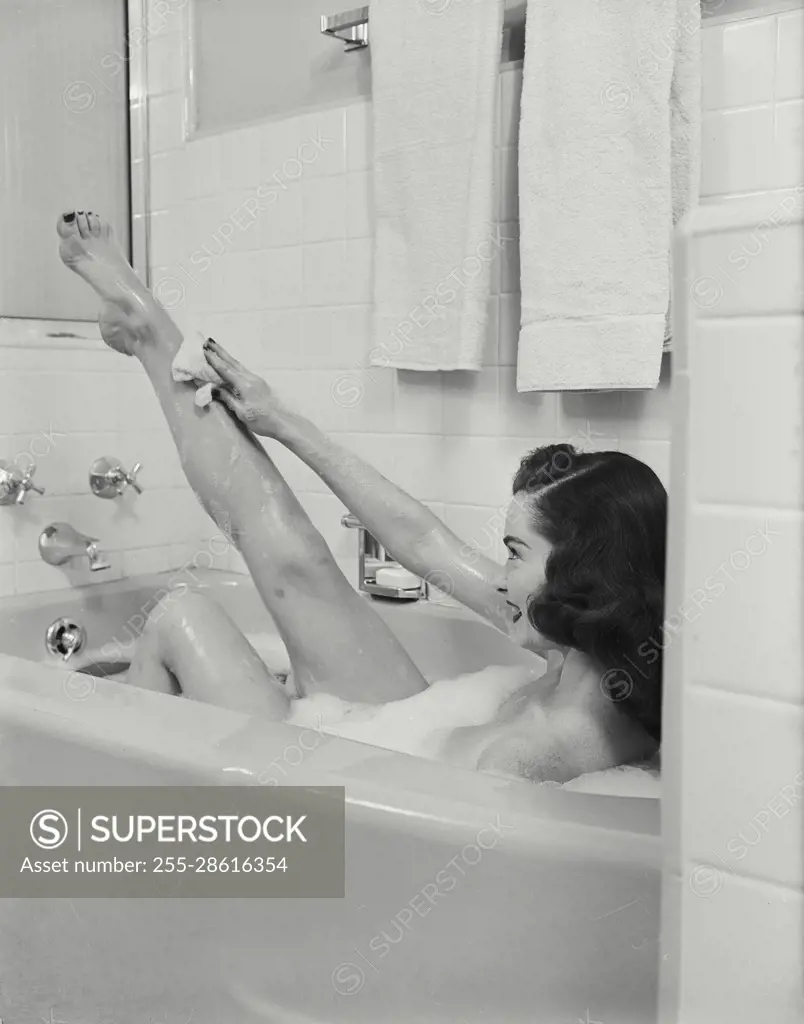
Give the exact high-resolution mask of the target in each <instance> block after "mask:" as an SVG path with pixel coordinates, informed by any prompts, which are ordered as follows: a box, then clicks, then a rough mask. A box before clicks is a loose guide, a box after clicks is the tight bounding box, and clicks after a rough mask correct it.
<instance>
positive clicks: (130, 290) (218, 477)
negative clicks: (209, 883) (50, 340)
mask: <svg viewBox="0 0 804 1024" xmlns="http://www.w3.org/2000/svg"><path fill="white" fill-rule="evenodd" d="M58 233H59V236H60V240H61V241H60V252H61V257H62V259H63V261H64V262H65V264H66V265H67V266H68V267H70V268H71V269H72V270H74V271H75V272H76V273H78V274H79V275H81V277H83V278H84V279H85V280H86V281H87V282H88V283H89V284H90V285H91V286H92V287H93V288H94V289H95V291H96V292H97V293H98V295H99V296H100V298H101V299H102V300H103V306H102V309H101V313H100V318H99V323H100V328H101V333H102V335H103V338H104V340H105V341H106V342H107V344H109V345H110V346H111V347H112V348H114V349H116V350H117V351H119V352H122V353H125V354H126V355H130V356H134V357H136V358H137V359H139V360H140V362H141V363H142V365H143V367H144V369H145V372H146V374H147V375H148V377H149V379H150V381H151V384H152V385H153V388H154V390H155V392H156V395H157V397H158V399H159V402H160V404H161V406H162V410H163V412H164V414H165V416H166V418H167V421H168V424H169V426H170V429H171V432H172V434H173V437H174V440H175V442H176V446H177V448H178V451H179V454H180V456H181V461H182V465H183V468H184V471H185V473H186V476H187V479H188V480H189V482H190V484H191V486H192V487H193V488H194V490H195V492H196V494H197V496H198V497H199V499H200V501H201V502H202V504H203V505H204V507H205V509H206V510H207V511H208V512H209V514H210V515H211V516H212V517H213V518H214V519H215V520H216V522H217V523H218V524H219V525H220V523H221V522H222V521H223V522H226V523H227V525H228V530H227V532H228V533H229V534H230V536H231V539H232V540H233V542H234V543H235V544H236V545H237V548H238V549H239V551H240V552H241V554H242V556H243V558H244V559H245V561H246V564H247V565H248V568H249V571H250V573H251V576H252V578H253V580H254V583H255V584H256V587H257V589H258V591H259V593H260V595H261V597H262V599H263V601H264V603H265V605H266V607H267V609H268V611H269V612H270V613H271V616H272V617H273V619H274V621H275V623H276V626H277V628H278V630H279V633H280V634H281V636H282V639H283V641H284V643H285V645H286V647H287V650H288V654H289V657H290V661H291V664H292V668H293V686H294V689H295V698H294V696H291V695H290V694H289V692H288V690H287V689H286V687H284V686H283V685H282V684H281V683H280V682H279V681H278V680H277V679H276V678H275V677H274V676H273V675H272V673H271V672H270V671H269V670H268V668H267V667H266V665H265V663H264V662H263V661H262V660H261V658H260V657H259V656H258V654H257V652H256V651H255V650H254V648H253V647H252V646H251V645H250V644H249V642H248V641H247V640H246V638H245V637H244V636H243V634H242V633H241V632H240V631H239V630H238V628H237V627H236V626H235V624H234V623H233V622H232V621H231V620H230V619H229V618H228V616H227V615H226V614H225V613H224V611H223V610H222V609H221V608H220V607H219V606H218V605H217V604H216V603H214V602H212V601H209V600H207V599H205V598H204V597H203V596H201V595H199V594H197V593H193V592H189V593H186V594H184V595H183V596H181V597H179V596H176V595H171V596H170V597H168V598H166V599H164V601H163V602H161V604H160V605H159V606H158V607H157V609H155V611H154V613H152V615H151V618H150V620H149V622H148V624H147V625H146V627H145V630H144V633H143V637H142V639H141V641H140V643H139V644H138V647H137V650H136V653H135V657H134V661H133V663H132V666H131V670H130V673H129V679H128V681H129V682H131V683H133V684H136V685H138V686H142V687H145V688H147V689H151V690H157V691H161V692H164V693H168V694H179V693H180V694H183V695H185V696H187V697H189V698H192V699H195V700H201V701H207V702H209V703H212V704H217V705H221V706H224V707H229V708H234V709H236V710H241V711H246V712H251V713H258V714H263V715H266V716H268V717H270V718H273V719H277V720H287V721H289V722H292V723H296V724H299V725H305V726H309V725H318V726H320V727H321V728H323V729H325V730H326V731H331V732H333V733H336V734H338V735H344V736H352V737H354V738H357V739H365V740H366V741H367V742H381V743H387V744H388V745H389V746H394V747H395V748H396V749H400V750H406V751H408V752H411V753H418V754H421V755H422V756H427V757H432V758H438V759H442V760H445V761H448V762H451V763H453V764H457V765H461V766H464V767H467V768H477V769H483V770H493V771H500V772H505V773H508V774H517V775H520V776H524V777H527V778H529V779H533V780H539V781H544V780H553V781H557V782H564V781H567V780H570V779H573V778H575V777H577V776H579V775H581V774H584V773H587V772H593V771H600V770H603V769H606V768H610V767H614V766H616V765H623V764H629V763H633V762H638V761H641V760H644V759H647V758H649V757H651V756H652V755H653V754H654V753H655V752H656V750H657V748H658V744H659V740H660V723H661V657H660V651H661V647H660V645H659V640H660V633H661V624H662V613H663V578H664V555H665V550H664V548H665V521H666V495H665V491H664V488H663V487H662V485H661V483H660V482H659V480H658V479H657V477H656V476H655V474H654V473H653V472H652V471H651V470H650V469H649V468H648V467H647V466H645V465H644V464H643V463H641V462H639V461H637V460H636V459H633V458H631V457H629V456H628V455H624V454H621V453H618V452H598V453H593V454H582V453H578V452H576V451H575V450H574V449H573V448H572V447H571V446H569V445H551V446H548V447H546V448H541V449H537V450H536V451H534V452H532V453H531V454H530V455H528V456H526V457H525V458H524V459H523V460H522V464H521V466H520V468H519V471H518V472H517V474H516V477H515V479H514V483H513V493H514V500H513V501H512V502H511V506H510V511H509V512H508V518H507V524H506V538H505V544H506V547H507V549H508V561H507V564H506V565H505V566H499V565H497V564H496V563H494V562H493V561H491V560H489V559H488V558H486V557H485V556H484V555H483V554H482V553H480V552H478V551H475V550H473V549H471V548H470V547H468V546H467V545H465V544H463V543H462V542H461V541H460V539H459V538H458V537H456V536H455V535H454V534H453V533H452V532H451V531H450V530H448V529H447V528H446V527H445V525H444V524H443V523H442V522H441V521H440V520H439V519H438V518H437V517H436V516H434V515H433V514H432V513H431V512H430V511H429V510H428V509H426V508H425V507H424V506H422V505H421V504H419V503H418V502H417V501H415V500H414V499H413V498H411V497H410V496H408V495H407V494H405V493H404V492H403V491H401V490H400V489H399V488H397V487H395V486H394V485H393V484H392V483H390V482H389V481H388V480H386V479H385V478H384V477H383V476H382V475H381V474H380V473H378V472H377V471H376V470H374V469H372V468H371V467H370V466H368V465H367V464H366V463H364V462H363V461H362V460H360V459H359V458H357V457H356V456H355V455H353V454H352V453H351V452H349V451H347V450H346V449H344V448H342V447H341V446H340V445H338V444H337V443H336V442H334V441H332V440H331V439H329V438H327V437H326V436H324V435H323V434H321V433H320V432H319V431H318V430H316V428H315V427H314V426H312V424H310V423H309V422H307V421H306V420H305V419H303V418H302V417H300V416H298V415H296V414H294V413H293V412H291V411H289V410H287V409H286V408H285V407H284V406H283V405H282V404H281V403H280V402H279V401H278V400H277V399H276V397H275V396H274V395H273V393H272V392H271V390H270V388H269V387H268V385H267V384H266V383H265V382H264V381H262V380H260V379H259V378H257V377H255V376H253V375H252V374H250V373H249V372H248V371H246V370H245V369H244V368H243V367H242V366H240V365H239V364H238V363H237V362H236V361H235V360H234V359H232V358H231V356H229V355H228V354H227V353H226V352H225V351H224V350H223V349H222V348H221V347H220V346H219V345H217V344H215V343H214V342H212V341H209V342H208V343H207V345H206V357H207V360H208V361H209V363H210V365H211V366H212V367H213V368H214V369H215V370H216V371H217V372H218V374H219V375H220V377H221V378H222V380H223V381H224V386H223V387H221V388H220V389H218V392H217V396H216V397H217V399H218V401H216V402H214V403H213V404H212V406H211V407H210V408H209V409H207V410H200V409H198V408H197V407H196V406H195V402H194V394H195V391H194V388H193V386H192V385H188V384H183V383H177V382H175V381H174V380H173V378H172V374H171V364H172V361H173V358H174V356H175V354H176V352H177V350H178V348H179V345H180V343H181V340H182V338H181V334H180V332H179V330H178V328H177V327H176V326H175V324H174V323H173V321H172V320H171V319H170V317H169V316H168V314H167V313H166V311H165V310H164V309H163V308H162V307H161V306H160V305H159V304H158V303H157V302H156V301H155V299H154V298H153V296H152V295H151V294H150V292H149V291H147V289H145V288H144V287H143V286H142V284H141V283H140V282H139V280H138V279H137V277H136V276H135V274H134V272H133V270H132V269H131V267H130V266H129V265H128V263H127V261H126V260H125V257H124V256H123V254H122V252H121V251H120V249H119V248H118V247H117V245H116V244H115V242H114V240H113V238H112V234H111V230H110V228H109V227H108V226H107V225H106V224H104V223H103V222H102V221H101V220H100V219H99V218H98V217H97V216H96V215H95V214H92V213H83V212H78V213H70V214H66V215H64V216H63V217H62V218H61V219H60V221H59V224H58ZM255 435H262V436H267V437H271V438H274V439H276V440H278V441H280V442H281V443H283V444H284V445H286V446H287V447H288V448H289V449H290V450H291V451H293V452H295V454H296V455H297V456H299V458H301V459H303V460H304V461H305V462H306V463H307V464H308V465H309V466H311V467H312V469H313V470H315V472H316V473H318V474H319V476H321V478H322V479H323V480H324V481H325V482H326V483H327V484H328V485H329V486H330V487H331V489H332V490H333V491H334V492H335V494H336V495H338V497H340V498H341V499H342V500H343V501H344V503H345V504H346V505H347V506H348V507H349V508H350V509H352V511H354V512H355V513H356V515H357V516H358V517H359V518H360V520H361V521H362V522H363V524H364V525H365V526H366V527H367V529H369V530H370V531H371V533H372V534H374V536H375V537H377V539H378V540H379V541H380V542H381V543H382V544H384V545H385V546H386V547H387V548H389V549H390V550H391V551H392V552H393V553H394V556H395V557H396V558H397V559H398V560H399V561H400V562H401V563H402V564H403V565H404V566H406V567H407V568H408V569H410V570H412V571H413V572H415V573H417V574H419V575H421V576H428V575H430V576H431V577H432V576H433V575H435V577H436V578H437V580H438V581H439V582H441V583H442V586H443V585H444V584H445V583H446V584H447V585H448V587H449V589H450V591H451V593H452V595H453V596H454V597H456V598H458V599H459V600H460V601H462V602H463V603H464V604H465V605H467V606H468V607H469V608H472V609H474V610H475V611H476V612H479V613H480V614H481V615H483V616H484V617H485V618H487V619H488V620H490V621H491V622H492V623H494V624H495V625H496V626H497V627H499V628H500V629H502V630H505V631H507V632H508V633H509V634H510V636H511V638H512V640H514V642H516V643H518V644H520V645H522V646H523V647H526V648H528V649H529V650H532V651H534V652H537V653H539V654H542V655H545V656H547V655H548V654H550V653H551V652H556V653H555V655H553V658H552V659H551V662H550V664H551V667H550V668H549V669H548V671H546V672H543V673H542V674H540V671H541V670H540V669H539V670H537V669H536V668H534V670H533V671H529V670H527V669H524V670H523V669H521V668H517V669H488V670H486V671H485V672H483V673H479V674H477V675H475V676H473V677H468V678H467V679H464V680H456V681H451V682H443V683H436V684H434V685H433V686H431V687H429V688H428V686H427V683H426V682H425V680H424V679H423V678H422V676H421V674H420V672H419V671H418V669H417V668H416V666H415V665H414V664H413V662H412V661H411V659H410V657H409V656H408V654H407V653H406V652H405V650H404V649H403V647H402V646H401V645H400V643H399V641H398V640H397V639H396V638H395V636H394V635H393V634H392V633H391V631H390V630H389V629H388V627H387V626H386V624H385V623H384V622H383V620H382V619H381V618H380V616H379V615H378V614H377V612H376V611H375V609H374V608H373V607H372V604H371V602H370V601H367V600H365V598H364V597H362V596H360V594H358V593H357V592H356V591H355V590H354V589H353V588H352V587H351V586H350V584H349V583H348V581H347V580H346V578H345V577H344V576H343V574H342V573H341V571H340V570H339V568H338V566H337V564H336V562H335V560H334V558H333V556H332V553H331V552H330V550H329V548H328V547H327V545H326V543H325V542H324V539H323V538H322V537H321V535H320V534H319V533H318V531H317V530H316V529H315V528H314V526H313V525H312V523H311V522H310V520H309V518H308V517H307V515H306V514H305V512H304V510H303V508H302V506H301V505H300V504H299V502H298V501H297V499H296V497H295V496H294V494H293V493H292V492H291V490H290V488H289V487H288V486H287V484H286V482H285V480H284V479H283V478H282V476H281V475H280V474H279V472H278V471H277V469H276V466H275V465H274V463H273V462H272V460H271V459H270V457H269V455H268V454H267V453H266V452H265V450H264V449H263V447H262V445H261V444H260V443H259V441H258V440H257V439H256V437H255ZM553 662H555V664H554V663H553ZM537 664H540V663H539V662H537V660H536V659H534V665H537Z"/></svg>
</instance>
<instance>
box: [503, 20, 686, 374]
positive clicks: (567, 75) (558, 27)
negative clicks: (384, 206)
mask: <svg viewBox="0 0 804 1024" xmlns="http://www.w3.org/2000/svg"><path fill="white" fill-rule="evenodd" d="M699 29H700V9H699V5H698V0H573V3H567V2H566V0H529V3H528V6H527V21H526V47H525V68H524V76H523V90H522V120H521V126H520V147H519V163H520V221H521V243H520V249H521V272H522V328H521V332H520V337H519V352H518V365H517V390H519V391H565V390H594V389H620V388H623V389H627V388H653V387H656V385H657V384H658V380H659V373H660V368H661V354H662V348H663V342H664V339H665V334H666V323H667V316H668V305H669V299H670V280H671V268H670V250H671V245H670V242H671V237H672V228H673V223H674V221H676V220H678V219H680V217H681V216H682V215H683V213H684V212H685V211H686V209H688V208H689V206H690V205H691V204H692V203H693V202H694V201H695V197H696V195H697V183H698V175H699V152H700V143H699V137H700V34H699Z"/></svg>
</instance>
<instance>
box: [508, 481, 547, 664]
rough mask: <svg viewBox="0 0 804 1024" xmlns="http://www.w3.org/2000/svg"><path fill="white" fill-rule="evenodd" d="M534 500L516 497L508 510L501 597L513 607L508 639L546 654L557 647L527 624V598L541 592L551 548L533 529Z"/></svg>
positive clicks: (524, 495) (521, 495)
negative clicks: (505, 556)
mask: <svg viewBox="0 0 804 1024" xmlns="http://www.w3.org/2000/svg"><path fill="white" fill-rule="evenodd" d="M532 524H533V510H532V499H530V498H529V497H528V496H527V495H526V494H524V493H522V494H515V495H514V498H513V500H512V501H511V503H510V505H509V507H508V514H507V516H506V520H505V546H506V548H507V550H508V561H507V562H506V565H505V585H504V586H502V587H500V588H499V590H500V593H501V594H503V595H504V596H505V599H506V601H507V602H508V604H509V606H510V611H511V619H510V620H509V626H508V635H509V636H510V637H511V639H512V640H513V641H514V643H516V644H519V646H520V647H527V648H528V650H531V651H536V652H537V653H538V654H546V652H547V651H549V650H554V649H555V648H556V645H555V644H554V643H552V642H551V641H549V640H547V639H546V638H545V637H543V636H542V635H541V633H539V632H538V630H536V629H534V628H533V626H532V625H531V624H530V622H529V621H528V614H527V611H528V598H529V597H530V596H531V595H532V594H534V593H536V592H537V591H538V590H540V589H541V588H542V586H543V585H544V581H545V564H546V562H547V556H548V555H549V554H550V544H549V543H548V542H547V541H546V540H545V539H544V538H543V537H541V536H540V535H539V534H538V533H537V532H536V530H535V529H534V527H533V525H532Z"/></svg>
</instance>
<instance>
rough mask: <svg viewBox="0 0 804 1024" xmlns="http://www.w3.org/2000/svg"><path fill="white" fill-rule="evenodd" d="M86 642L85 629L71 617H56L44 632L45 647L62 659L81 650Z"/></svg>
mask: <svg viewBox="0 0 804 1024" xmlns="http://www.w3.org/2000/svg"><path fill="white" fill-rule="evenodd" d="M86 642H87V631H86V630H85V629H84V627H83V626H79V625H78V623H77V622H73V620H72V619H56V621H55V622H51V624H50V625H49V626H48V627H47V631H46V633H45V647H47V649H48V651H49V652H50V653H51V654H55V655H58V657H60V658H62V659H63V660H64V661H68V660H69V659H70V658H71V657H72V656H73V655H74V654H78V653H79V652H80V651H82V650H83V649H84V647H85V646H86Z"/></svg>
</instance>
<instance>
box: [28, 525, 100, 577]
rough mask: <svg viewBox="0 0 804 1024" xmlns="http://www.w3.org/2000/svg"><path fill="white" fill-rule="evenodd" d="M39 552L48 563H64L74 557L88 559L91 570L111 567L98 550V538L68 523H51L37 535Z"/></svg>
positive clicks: (95, 570) (96, 570)
mask: <svg viewBox="0 0 804 1024" xmlns="http://www.w3.org/2000/svg"><path fill="white" fill-rule="evenodd" d="M39 554H40V555H41V556H42V559H43V561H45V562H47V564H48V565H64V564H65V563H66V562H69V561H71V560H72V559H74V558H81V557H86V558H88V559H89V568H90V571H91V572H98V571H100V570H101V569H109V568H111V562H108V561H106V560H105V559H104V558H103V556H102V555H101V554H100V552H99V551H98V538H97V537H88V536H87V535H86V534H84V533H80V532H79V531H78V530H76V529H75V528H74V527H73V526H71V525H70V524H69V523H51V524H50V526H46V527H45V528H44V530H43V531H42V533H41V534H40V536H39Z"/></svg>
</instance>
